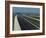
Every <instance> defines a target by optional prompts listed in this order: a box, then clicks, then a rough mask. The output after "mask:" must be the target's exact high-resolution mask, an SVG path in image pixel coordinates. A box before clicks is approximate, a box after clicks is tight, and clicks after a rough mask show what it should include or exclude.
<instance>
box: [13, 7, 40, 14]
mask: <svg viewBox="0 0 46 38" xmlns="http://www.w3.org/2000/svg"><path fill="white" fill-rule="evenodd" d="M18 12H19V13H38V14H39V13H40V8H25V7H13V13H14V14H16V13H18Z"/></svg>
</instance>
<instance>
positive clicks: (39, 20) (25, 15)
mask: <svg viewBox="0 0 46 38" xmlns="http://www.w3.org/2000/svg"><path fill="white" fill-rule="evenodd" d="M23 16H25V17H28V18H30V19H34V20H37V21H40V20H39V19H36V18H32V17H29V16H27V15H24V14H23Z"/></svg>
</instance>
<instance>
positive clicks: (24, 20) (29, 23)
mask: <svg viewBox="0 0 46 38" xmlns="http://www.w3.org/2000/svg"><path fill="white" fill-rule="evenodd" d="M17 18H18V22H19V24H20V27H21V30H38V29H39V28H40V26H39V25H40V23H39V22H40V21H39V20H37V19H36V21H35V20H32V19H31V18H29V17H27V16H24V15H17Z"/></svg>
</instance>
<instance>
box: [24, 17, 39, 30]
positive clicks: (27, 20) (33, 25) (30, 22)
mask: <svg viewBox="0 0 46 38" xmlns="http://www.w3.org/2000/svg"><path fill="white" fill-rule="evenodd" d="M24 19H25V18H24ZM25 20H26V21H27V22H29V21H28V20H27V19H25ZM29 23H30V24H32V25H33V26H35V27H36V28H38V29H39V27H38V26H37V25H34V24H33V23H31V22H29Z"/></svg>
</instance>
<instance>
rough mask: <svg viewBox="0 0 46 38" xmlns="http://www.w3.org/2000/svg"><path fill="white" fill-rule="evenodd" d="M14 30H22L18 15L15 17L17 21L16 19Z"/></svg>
mask: <svg viewBox="0 0 46 38" xmlns="http://www.w3.org/2000/svg"><path fill="white" fill-rule="evenodd" d="M14 30H15V31H18V30H21V28H20V25H19V23H18V18H17V15H16V16H15V19H14Z"/></svg>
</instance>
